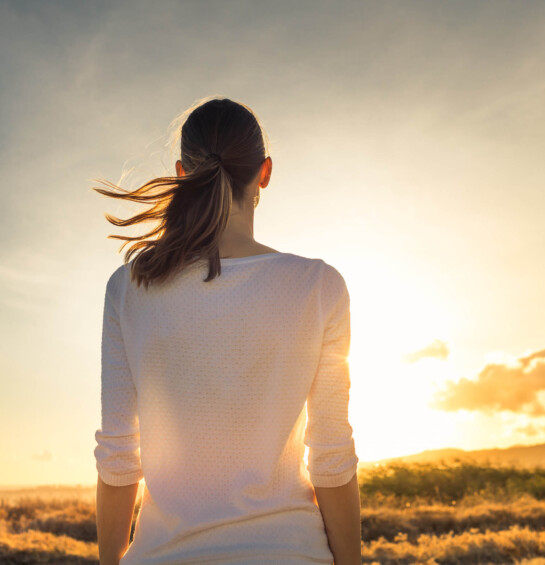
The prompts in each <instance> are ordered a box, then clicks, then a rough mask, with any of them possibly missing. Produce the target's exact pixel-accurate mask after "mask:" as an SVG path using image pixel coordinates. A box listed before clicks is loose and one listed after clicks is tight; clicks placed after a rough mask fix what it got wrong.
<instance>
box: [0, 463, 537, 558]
mask: <svg viewBox="0 0 545 565" xmlns="http://www.w3.org/2000/svg"><path fill="white" fill-rule="evenodd" d="M359 479H360V492H361V500H362V512H361V526H362V563H369V564H376V565H379V564H380V565H382V564H384V565H394V564H395V565H402V564H406V563H422V564H426V565H451V564H452V565H458V564H460V565H461V564H476V565H477V564H483V565H488V564H491V563H495V564H496V563H499V564H502V563H504V564H507V563H512V564H516V565H545V488H544V486H545V470H543V469H541V468H535V469H534V470H520V469H515V468H508V467H501V468H499V467H492V466H489V465H474V464H466V463H464V464H454V465H453V464H451V465H437V464H435V465H432V464H410V465H409V464H399V463H397V464H391V465H387V466H382V467H377V468H372V469H362V470H361V472H360V475H359ZM89 495H90V493H89V489H87V491H85V493H83V492H82V494H81V495H78V494H77V493H75V492H71V494H70V496H69V497H67V498H63V497H61V496H60V491H59V493H58V495H57V496H51V495H50V496H41V497H39V496H28V495H24V496H16V495H14V494H13V493H12V495H11V496H7V495H5V496H4V494H3V493H0V563H2V564H19V563H27V564H29V563H50V564H53V563H55V564H59V565H60V564H68V563H70V564H83V563H86V564H88V563H98V560H97V544H96V526H95V507H94V498H93V497H92V496H91V497H90V496H89ZM139 504H140V499H138V502H137V507H136V508H135V514H134V518H136V515H137V512H138V509H139ZM133 528H134V522H133Z"/></svg>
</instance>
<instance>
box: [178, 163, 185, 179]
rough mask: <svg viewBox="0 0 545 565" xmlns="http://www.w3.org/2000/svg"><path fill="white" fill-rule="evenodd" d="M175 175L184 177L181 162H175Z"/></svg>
mask: <svg viewBox="0 0 545 565" xmlns="http://www.w3.org/2000/svg"><path fill="white" fill-rule="evenodd" d="M176 174H177V175H178V176H179V177H183V176H184V175H185V171H184V168H183V167H182V162H181V161H176Z"/></svg>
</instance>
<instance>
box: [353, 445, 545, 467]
mask: <svg viewBox="0 0 545 565" xmlns="http://www.w3.org/2000/svg"><path fill="white" fill-rule="evenodd" d="M456 459H460V460H462V461H472V462H474V463H478V464H486V463H490V464H491V465H496V466H511V465H513V466H515V467H516V468H518V469H528V468H534V467H537V466H540V467H545V443H540V444H536V445H512V446H511V447H506V448H495V449H478V450H475V451H466V450H464V449H455V448H445V449H428V450H426V451H422V452H420V453H415V454H412V455H404V456H401V457H390V458H387V459H379V460H378V461H364V462H362V463H361V464H360V467H364V468H365V467H370V466H375V465H377V464H379V465H384V464H386V463H392V462H394V461H399V462H403V463H439V462H440V461H443V462H445V463H452V462H454V460H456Z"/></svg>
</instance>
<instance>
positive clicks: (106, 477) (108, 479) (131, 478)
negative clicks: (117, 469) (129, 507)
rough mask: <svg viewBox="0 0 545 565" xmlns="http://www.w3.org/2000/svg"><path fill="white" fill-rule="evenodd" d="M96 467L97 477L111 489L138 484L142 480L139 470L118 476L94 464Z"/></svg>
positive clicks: (142, 476)
mask: <svg viewBox="0 0 545 565" xmlns="http://www.w3.org/2000/svg"><path fill="white" fill-rule="evenodd" d="M96 467H97V471H98V475H99V477H100V478H101V479H102V480H103V481H104V482H105V483H106V484H107V485H110V486H112V487H125V486H128V485H132V484H134V483H138V482H140V481H141V480H142V479H143V478H144V474H143V473H142V470H141V469H139V470H137V471H132V472H131V473H124V474H122V475H120V474H116V473H110V471H106V469H104V468H103V467H102V466H101V465H100V463H98V462H97V464H96Z"/></svg>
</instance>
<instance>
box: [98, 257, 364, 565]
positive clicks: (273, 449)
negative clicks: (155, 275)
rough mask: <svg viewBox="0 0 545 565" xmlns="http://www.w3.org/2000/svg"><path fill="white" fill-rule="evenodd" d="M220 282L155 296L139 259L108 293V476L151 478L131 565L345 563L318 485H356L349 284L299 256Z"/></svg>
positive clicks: (158, 290) (103, 462) (102, 459)
mask: <svg viewBox="0 0 545 565" xmlns="http://www.w3.org/2000/svg"><path fill="white" fill-rule="evenodd" d="M207 272H208V264H207V262H206V261H205V260H202V261H197V262H196V263H194V264H192V265H190V266H188V267H187V268H185V269H184V270H183V271H182V272H181V273H179V274H177V275H176V276H174V277H172V278H171V279H170V280H169V281H167V282H166V283H165V284H163V285H152V286H151V287H150V288H149V289H147V290H146V289H144V288H143V287H138V286H137V285H136V284H134V283H133V282H131V279H130V263H129V264H128V265H123V266H121V267H120V268H118V269H117V270H116V271H115V272H114V273H113V275H112V276H111V277H110V279H109V281H108V284H107V289H106V297H105V308H104V335H103V345H102V347H103V349H102V354H103V359H102V362H103V376H102V386H103V389H102V390H103V394H102V396H103V425H102V428H101V429H100V430H97V432H96V439H97V443H98V446H97V448H96V449H95V455H96V459H97V469H98V472H99V474H100V475H101V477H102V479H103V480H104V481H105V482H106V483H109V484H112V485H117V486H122V485H128V484H131V483H134V482H136V481H138V480H140V479H142V478H145V490H144V495H143V501H142V506H141V509H140V513H139V516H138V520H137V525H136V529H135V533H134V540H133V542H132V544H131V546H130V547H129V550H128V552H127V553H126V554H125V555H124V557H123V558H122V560H121V565H131V564H137V563H138V564H143V563H154V564H159V563H161V564H167V563H168V564H174V563H176V564H182V563H226V564H227V563H237V564H241V563H248V564H249V563H252V564H256V563H291V564H303V563H332V561H333V556H332V554H331V551H330V549H329V547H328V542H327V536H326V533H325V530H324V523H323V520H322V516H321V514H320V510H319V509H318V507H317V506H316V504H315V503H314V492H313V485H314V486H325V487H327V486H329V487H334V486H339V485H343V484H346V483H347V482H348V481H349V480H350V479H351V478H352V477H353V475H354V474H355V473H356V466H357V462H358V458H357V456H356V453H355V450H354V441H353V438H352V428H351V426H350V424H349V423H348V414H347V409H348V396H349V387H350V377H349V368H348V361H347V355H348V351H349V345H350V311H349V295H348V291H347V288H346V285H345V281H344V279H343V277H342V276H341V275H340V273H339V272H338V271H337V270H336V269H335V268H334V267H332V266H331V265H329V264H327V263H325V262H324V261H323V260H321V259H310V258H306V257H302V256H299V255H294V254H291V253H265V254H262V255H253V256H248V257H238V258H227V259H221V276H219V277H217V278H214V279H213V280H211V281H209V282H206V283H205V282H203V279H204V278H205V277H206V274H207ZM306 408H307V409H308V424H307V426H306V428H305V424H306V422H307V412H306ZM305 443H306V445H307V446H308V447H309V454H308V461H309V469H308V472H307V469H306V468H305V466H304V462H303V455H304V450H305ZM309 473H310V475H309Z"/></svg>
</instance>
